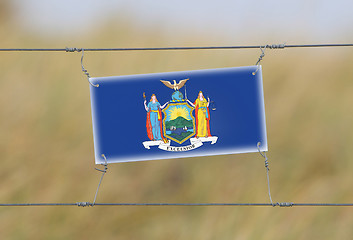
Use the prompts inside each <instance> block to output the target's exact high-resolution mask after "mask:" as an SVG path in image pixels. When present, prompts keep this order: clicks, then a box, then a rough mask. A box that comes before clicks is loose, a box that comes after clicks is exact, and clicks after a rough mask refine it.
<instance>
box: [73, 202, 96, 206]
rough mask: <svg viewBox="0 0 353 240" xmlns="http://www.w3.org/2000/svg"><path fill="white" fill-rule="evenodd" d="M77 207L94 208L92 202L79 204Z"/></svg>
mask: <svg viewBox="0 0 353 240" xmlns="http://www.w3.org/2000/svg"><path fill="white" fill-rule="evenodd" d="M76 205H77V207H91V206H92V207H93V205H92V203H90V202H77V203H76Z"/></svg>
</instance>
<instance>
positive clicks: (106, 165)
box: [92, 154, 108, 206]
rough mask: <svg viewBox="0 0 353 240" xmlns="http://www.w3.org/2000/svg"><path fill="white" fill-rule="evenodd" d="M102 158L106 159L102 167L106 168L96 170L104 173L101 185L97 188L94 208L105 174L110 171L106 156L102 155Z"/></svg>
mask: <svg viewBox="0 0 353 240" xmlns="http://www.w3.org/2000/svg"><path fill="white" fill-rule="evenodd" d="M102 157H103V158H104V164H102V165H103V166H104V169H103V170H102V169H99V168H95V169H96V170H97V171H100V172H102V176H101V180H100V181H99V184H98V187H97V190H96V195H94V200H93V203H92V206H94V205H95V203H96V199H97V195H98V191H99V188H100V186H101V183H102V181H103V177H104V174H105V173H106V172H107V170H108V162H107V158H106V157H105V155H104V154H102Z"/></svg>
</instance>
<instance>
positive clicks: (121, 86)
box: [90, 66, 267, 164]
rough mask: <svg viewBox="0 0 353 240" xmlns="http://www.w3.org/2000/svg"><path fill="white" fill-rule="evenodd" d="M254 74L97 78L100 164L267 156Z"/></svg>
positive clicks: (226, 71) (244, 70) (228, 71)
mask: <svg viewBox="0 0 353 240" xmlns="http://www.w3.org/2000/svg"><path fill="white" fill-rule="evenodd" d="M256 69H257V66H248V67H237V68H222V69H210V70H193V71H183V72H170V73H153V74H141V75H131V76H115V77H99V78H91V79H90V81H91V82H92V83H93V84H99V87H94V86H90V93H91V106H92V121H93V137H94V150H95V162H96V164H101V163H104V159H103V157H102V156H101V155H102V154H104V155H105V156H106V157H107V160H108V163H114V162H130V161H144V160H157V159H170V158H186V157H198V156H211V155H223V154H236V153H247V152H257V151H258V149H257V143H258V142H261V145H260V150H261V151H267V137H266V121H265V106H264V95H263V85H262V71H261V67H260V69H259V70H258V71H257V73H256V74H255V75H254V74H253V72H255V71H256Z"/></svg>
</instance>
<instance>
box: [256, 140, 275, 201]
mask: <svg viewBox="0 0 353 240" xmlns="http://www.w3.org/2000/svg"><path fill="white" fill-rule="evenodd" d="M260 145H261V142H258V143H257V150H258V151H259V153H260V155H261V156H262V157H263V158H265V168H266V175H267V189H268V196H269V198H270V202H271V204H272V205H274V203H273V202H272V197H271V186H270V174H269V172H270V168H269V163H268V158H267V156H266V153H265V152H261V150H260Z"/></svg>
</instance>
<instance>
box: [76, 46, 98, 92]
mask: <svg viewBox="0 0 353 240" xmlns="http://www.w3.org/2000/svg"><path fill="white" fill-rule="evenodd" d="M80 51H82V56H81V69H82V72H83V73H84V74H85V75H86V76H87V80H88V82H89V84H91V85H92V86H93V87H99V84H93V83H91V81H90V78H91V76H90V75H89V73H88V71H87V70H86V69H85V68H84V66H83V57H84V55H85V51H84V49H83V48H81V49H80Z"/></svg>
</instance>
